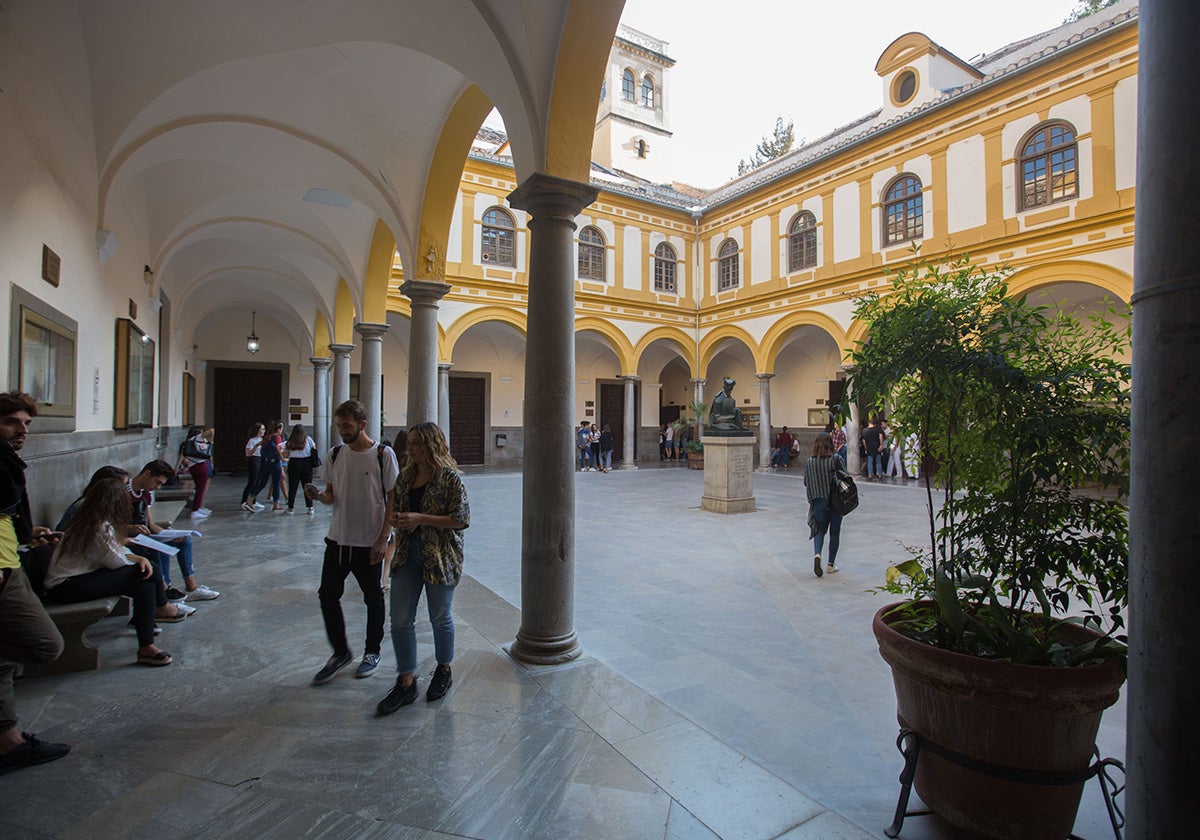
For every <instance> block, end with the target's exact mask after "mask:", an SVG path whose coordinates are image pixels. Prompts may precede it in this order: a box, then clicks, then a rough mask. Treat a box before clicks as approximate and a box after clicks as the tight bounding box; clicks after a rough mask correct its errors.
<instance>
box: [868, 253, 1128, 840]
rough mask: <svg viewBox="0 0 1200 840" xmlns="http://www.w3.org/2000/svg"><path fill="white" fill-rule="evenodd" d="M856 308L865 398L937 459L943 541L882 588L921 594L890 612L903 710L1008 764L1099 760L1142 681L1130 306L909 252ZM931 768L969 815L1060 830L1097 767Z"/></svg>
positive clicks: (928, 760) (932, 797)
mask: <svg viewBox="0 0 1200 840" xmlns="http://www.w3.org/2000/svg"><path fill="white" fill-rule="evenodd" d="M855 314H856V316H857V317H858V318H860V319H862V320H863V321H864V322H865V324H866V326H867V330H868V335H869V338H868V339H867V340H866V341H865V342H863V343H862V344H860V346H859V347H858V348H857V349H856V350H855V351H854V353H853V361H854V364H855V369H854V372H853V374H852V379H851V382H850V398H851V399H862V398H864V395H873V397H874V399H873V404H871V405H870V407H871V408H872V409H875V410H880V409H882V408H883V407H884V405H887V406H888V407H890V409H891V414H892V416H893V417H894V419H895V420H896V422H897V423H898V424H899V425H900V426H901V427H903V428H905V429H907V430H909V431H915V432H916V434H917V436H918V438H919V440H920V447H921V451H922V453H924V454H925V455H926V456H927V458H928V459H929V461H930V462H932V463H936V464H937V472H936V475H932V474H931V473H930V471H928V470H926V471H924V472H923V475H922V480H923V482H924V489H925V496H926V498H925V501H926V508H927V514H928V517H929V543H928V545H927V546H925V547H921V548H910V549H909V551H910V552H911V553H912V555H913V556H912V557H911V558H910V559H909V560H907V561H906V562H903V563H899V564H897V565H896V566H893V567H891V568H889V569H888V572H887V579H886V583H885V584H884V586H883V587H882V589H883V590H884V591H887V592H891V593H894V594H898V595H903V596H905V598H906V600H904V601H902V602H900V603H897V604H892V605H889V606H886V607H884V608H883V609H881V610H879V612H878V613H877V614H876V616H875V620H874V623H873V629H874V631H875V635H876V638H877V640H878V642H879V648H880V653H881V655H882V656H883V658H884V659H885V660H886V661H887V662H888V664H889V665H890V666H891V667H892V674H893V680H894V682H895V687H896V695H897V707H898V711H897V714H898V718H899V720H900V724H901V727H902V728H905V729H909V730H911V731H913V732H915V733H916V734H917V735H919V736H920V737H921V738H923V739H925V740H926V741H927V742H930V743H933V744H936V745H938V746H940V747H941V748H943V749H944V750H948V751H950V752H953V753H956V754H958V755H960V756H966V757H967V758H968V759H969V760H973V761H976V762H981V763H985V764H989V765H992V766H994V767H1000V768H1009V769H1015V770H1022V771H1031V772H1033V773H1040V772H1063V773H1072V772H1076V771H1080V770H1084V769H1086V768H1087V767H1088V766H1089V764H1090V763H1091V757H1092V751H1093V745H1094V742H1095V736H1096V731H1097V729H1098V727H1099V722H1100V715H1101V714H1102V712H1103V710H1104V709H1105V708H1107V707H1108V706H1110V705H1112V703H1114V702H1115V701H1116V699H1117V696H1118V693H1119V689H1120V686H1121V684H1122V682H1123V681H1124V665H1125V658H1126V648H1125V645H1124V641H1125V640H1124V636H1122V635H1120V632H1121V630H1122V629H1123V619H1122V610H1123V608H1124V607H1125V605H1126V584H1127V571H1128V569H1127V562H1128V531H1127V527H1128V526H1127V515H1126V513H1127V507H1126V501H1127V493H1128V479H1129V461H1128V457H1129V373H1130V371H1129V365H1128V364H1127V362H1126V361H1125V359H1126V358H1127V357H1128V352H1127V351H1128V346H1129V343H1128V342H1129V328H1128V324H1127V321H1125V320H1124V319H1123V318H1122V317H1121V316H1118V315H1117V313H1116V312H1114V311H1113V310H1112V309H1111V308H1109V310H1108V311H1106V312H1104V313H1102V314H1100V315H1098V316H1093V317H1091V318H1088V319H1080V318H1078V317H1075V316H1073V315H1071V314H1069V313H1068V312H1065V311H1062V310H1061V309H1060V308H1048V307H1039V306H1034V305H1033V304H1031V303H1030V302H1029V301H1028V300H1026V299H1024V298H1021V299H1013V298H1010V297H1009V296H1008V284H1007V272H1006V271H1003V270H1000V271H990V272H989V271H986V270H984V269H981V268H979V267H977V266H974V265H972V264H971V263H970V261H969V260H968V259H967V258H966V257H962V258H958V259H956V260H953V261H951V262H950V263H948V264H946V265H944V266H939V265H934V264H930V263H927V262H918V263H914V264H913V265H911V266H909V267H906V268H905V269H903V270H901V271H899V272H898V273H897V274H896V275H895V276H894V277H893V279H892V282H891V284H890V286H889V287H887V288H886V289H884V290H883V291H881V292H872V293H869V294H867V295H865V296H863V297H861V298H860V299H859V300H858V302H857V305H856V309H855ZM935 493H936V496H935ZM1070 612H1076V613H1079V612H1082V617H1078V616H1076V617H1068V614H1069V613H1070ZM915 786H916V789H917V793H918V794H919V795H920V796H921V798H922V799H923V800H924V801H925V803H926V804H927V805H928V806H929V807H930V808H932V809H933V810H934V811H936V812H937V813H939V814H940V815H942V816H943V817H944V818H946V819H947V820H949V821H950V822H951V823H953V824H955V825H957V826H959V827H961V828H963V829H966V830H968V831H972V832H975V833H977V834H980V835H983V836H987V837H1012V838H1017V837H1019V838H1023V840H1031V838H1043V837H1044V838H1047V840H1049V839H1050V838H1054V840H1061V838H1063V837H1065V836H1067V835H1068V834H1069V833H1070V831H1071V827H1072V825H1073V824H1074V820H1075V813H1076V810H1077V809H1078V805H1079V798H1080V795H1081V793H1082V787H1083V784H1082V782H1080V783H1078V784H1071V785H1058V786H1043V785H1037V784H1026V783H1019V782H1015V781H1012V780H1009V779H1003V778H998V777H997V776H996V775H994V774H987V773H982V772H977V771H975V770H971V769H967V768H965V767H963V766H961V765H959V764H956V763H953V762H951V761H948V760H947V759H945V758H943V757H940V756H939V755H937V754H935V753H934V752H932V751H925V752H923V753H922V754H921V756H920V759H919V760H918V763H917V768H916V778H915Z"/></svg>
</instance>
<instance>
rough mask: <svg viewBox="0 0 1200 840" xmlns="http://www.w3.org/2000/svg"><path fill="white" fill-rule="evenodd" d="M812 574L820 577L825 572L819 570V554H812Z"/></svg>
mask: <svg viewBox="0 0 1200 840" xmlns="http://www.w3.org/2000/svg"><path fill="white" fill-rule="evenodd" d="M813 574H814V575H816V576H817V577H820V576H821V575H823V574H825V573H824V572H822V571H821V555H820V554H814V555H813Z"/></svg>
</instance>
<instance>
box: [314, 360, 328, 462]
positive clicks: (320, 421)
mask: <svg viewBox="0 0 1200 840" xmlns="http://www.w3.org/2000/svg"><path fill="white" fill-rule="evenodd" d="M309 361H310V362H312V366H313V419H312V430H313V440H314V441H315V442H316V444H317V452H319V453H320V454H321V460H322V461H323V460H325V453H326V452H328V451H329V366H330V365H331V364H332V363H333V360H332V359H330V358H327V357H325V356H313V357H312V358H310V359H309ZM318 469H323V467H321V468H318Z"/></svg>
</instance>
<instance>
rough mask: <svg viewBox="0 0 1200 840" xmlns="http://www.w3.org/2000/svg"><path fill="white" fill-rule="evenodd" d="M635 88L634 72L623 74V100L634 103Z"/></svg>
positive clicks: (627, 71) (629, 71)
mask: <svg viewBox="0 0 1200 840" xmlns="http://www.w3.org/2000/svg"><path fill="white" fill-rule="evenodd" d="M633 87H634V84H633V71H632V70H626V71H625V72H624V73H622V74H621V98H622V99H627V100H629V101H630V102H632V101H633V98H634V97H633V94H634V91H633Z"/></svg>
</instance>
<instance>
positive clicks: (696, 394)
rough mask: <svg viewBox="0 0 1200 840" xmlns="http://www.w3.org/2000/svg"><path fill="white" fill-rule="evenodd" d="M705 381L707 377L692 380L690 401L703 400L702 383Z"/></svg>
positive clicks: (700, 401)
mask: <svg viewBox="0 0 1200 840" xmlns="http://www.w3.org/2000/svg"><path fill="white" fill-rule="evenodd" d="M707 381H708V380H707V379H693V380H692V402H698V403H702V402H704V383H705V382H707Z"/></svg>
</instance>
